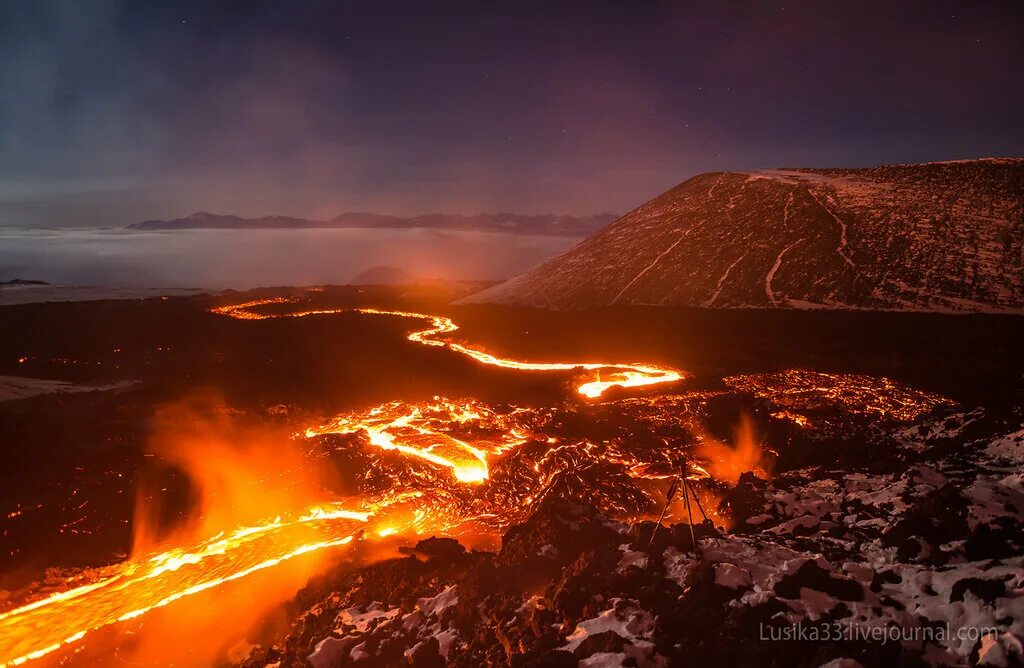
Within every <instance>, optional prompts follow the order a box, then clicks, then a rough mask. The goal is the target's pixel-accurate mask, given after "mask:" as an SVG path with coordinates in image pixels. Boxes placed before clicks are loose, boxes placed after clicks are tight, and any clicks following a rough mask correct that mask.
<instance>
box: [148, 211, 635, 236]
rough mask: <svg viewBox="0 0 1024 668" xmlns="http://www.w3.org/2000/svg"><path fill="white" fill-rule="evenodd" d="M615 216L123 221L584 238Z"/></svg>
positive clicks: (203, 216) (179, 226)
mask: <svg viewBox="0 0 1024 668" xmlns="http://www.w3.org/2000/svg"><path fill="white" fill-rule="evenodd" d="M613 220H615V216H614V215H613V214H610V213H598V214H593V215H589V216H559V215H555V214H533V215H524V214H517V213H485V214H479V215H472V216H465V215H460V214H449V213H429V214H425V215H421V216H413V217H410V218H402V217H399V216H385V215H380V214H375V213H343V214H341V215H338V216H335V217H334V218H331V219H330V220H309V219H306V218H291V217H289V216H264V217H263V218H241V217H239V216H231V215H222V214H216V213H194V214H192V215H191V216H188V217H187V218H176V219H174V220H147V221H145V222H142V223H135V224H133V225H129V226H128V228H129V229H133V230H184V229H245V230H255V229H324V228H362V229H408V228H427V229H437V230H465V231H476V232H508V233H513V234H544V235H559V236H587V235H589V234H592V233H594V232H596V231H597V230H599V229H601V228H602V227H604V226H606V225H607V224H608V223H610V222H612V221H613Z"/></svg>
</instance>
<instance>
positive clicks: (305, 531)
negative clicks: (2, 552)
mask: <svg viewBox="0 0 1024 668" xmlns="http://www.w3.org/2000/svg"><path fill="white" fill-rule="evenodd" d="M369 518H370V516H369V514H368V513H363V512H353V511H349V510H344V509H341V508H337V507H328V508H322V507H318V508H313V509H310V510H309V512H307V513H306V514H304V515H302V516H300V517H296V518H292V519H282V518H276V519H274V520H272V521H268V522H266V523H264V524H258V525H254V526H249V527H242V528H239V529H236V530H234V531H232V532H230V533H229V534H226V535H218V536H214V537H213V538H211V539H209V540H207V541H205V542H202V543H199V544H198V545H195V546H192V547H189V548H173V549H170V550H167V551H164V552H160V553H157V554H153V555H150V556H149V557H147V558H143V559H129V560H128V561H125V562H123V563H121V564H118V565H117V566H116V567H115V570H114V572H113V573H112V574H111V575H109V576H108V577H105V578H103V579H101V580H98V581H96V582H92V583H89V584H86V585H82V586H79V587H76V588H74V589H69V590H67V591H63V592H60V593H57V594H53V595H51V596H49V597H47V598H44V599H40V600H38V601H34V602H32V603H29V604H27V605H24V606H22V607H20V608H15V609H13V610H9V611H7V612H4V613H0V667H5V666H17V665H21V664H23V663H25V662H27V661H30V660H32V659H38V658H40V657H42V656H45V655H46V654H49V653H50V652H53V651H55V650H57V649H59V648H60V647H61V646H63V645H67V644H70V643H73V642H76V641H78V640H80V639H82V638H83V637H84V636H85V635H86V634H87V633H89V632H91V631H95V630H97V629H100V628H102V627H104V626H108V625H110V624H114V623H117V622H121V621H126V620H129V619H134V618H136V617H140V616H142V615H144V614H145V613H147V612H149V611H150V610H153V609H156V608H161V607H163V606H165V605H167V604H169V603H172V602H174V601H176V600H178V599H181V598H184V597H186V596H191V595H193V594H198V593H199V592H202V591H205V590H207V589H212V588H214V587H218V586H220V585H223V584H225V583H228V582H231V581H234V580H238V579H240V578H244V577H246V576H248V575H251V574H252V573H255V572H257V571H261V570H264V569H266V568H270V567H271V566H276V565H278V564H280V563H282V562H285V561H288V560H289V559H293V558H295V557H298V556H300V555H303V554H308V553H311V552H315V551H318V550H322V549H325V548H328V547H336V546H339V545H345V544H346V543H349V542H351V541H352V539H353V537H354V536H355V534H356V533H357V532H358V531H359V530H360V529H361V528H363V527H364V526H365V525H366V523H367V522H368V521H369Z"/></svg>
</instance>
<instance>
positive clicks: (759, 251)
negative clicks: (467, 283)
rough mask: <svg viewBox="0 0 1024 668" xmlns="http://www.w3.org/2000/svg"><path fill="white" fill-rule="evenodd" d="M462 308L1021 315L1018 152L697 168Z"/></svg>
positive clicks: (1022, 218)
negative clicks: (917, 161)
mask: <svg viewBox="0 0 1024 668" xmlns="http://www.w3.org/2000/svg"><path fill="white" fill-rule="evenodd" d="M462 303H500V304H513V305H521V306H534V307H540V308H553V309H579V308H593V307H602V306H610V305H615V304H662V305H677V306H683V305H685V306H708V307H764V306H782V307H786V306H788V307H795V308H865V309H896V310H934V311H999V312H1021V313H1024V158H998V159H981V160H967V161H953V162H944V163H927V164H921V165H892V166H882V167H872V168H867V169H769V170H761V171H755V172H725V173H711V174H702V175H700V176H696V177H694V178H692V179H689V180H688V181H685V182H683V183H682V184H680V185H678V186H676V187H675V188H673V189H672V190H669V191H668V192H666V193H664V194H662V195H660V196H658V197H656V198H654V199H653V200H651V201H649V202H647V203H646V204H643V205H642V206H640V207H639V208H637V209H635V210H633V211H631V212H630V213H628V214H626V215H625V216H623V217H622V218H620V219H619V220H617V221H616V222H614V223H612V224H611V225H609V226H608V227H606V228H604V229H603V230H601V231H600V232H598V233H597V234H595V235H593V236H591V237H589V238H587V239H586V240H584V241H582V242H581V243H579V244H577V245H575V246H573V247H572V248H570V249H568V250H566V251H564V252H563V253H561V254H559V255H557V256H555V257H553V258H551V259H550V260H548V261H546V262H544V263H543V264H541V265H539V266H537V267H535V268H534V269H531V270H530V271H527V272H526V273H524V274H521V275H519V276H516V277H515V278H512V279H511V280H509V281H506V282H505V283H502V284H500V285H497V286H494V287H492V288H489V289H487V290H484V291H482V292H479V293H477V294H475V295H471V296H470V297H468V298H466V299H464V300H463V301H462Z"/></svg>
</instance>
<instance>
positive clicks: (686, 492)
mask: <svg viewBox="0 0 1024 668" xmlns="http://www.w3.org/2000/svg"><path fill="white" fill-rule="evenodd" d="M688 469H689V466H688V464H687V461H686V457H683V458H682V460H681V461H680V463H679V473H678V474H677V475H676V477H675V478H673V479H672V484H671V485H669V488H668V493H667V494H666V495H665V507H664V508H662V510H661V516H660V517H658V523H657V524H655V525H654V530H653V531H651V540H650V542H649V543H648V544H647V549H648V550H650V549H651V546H653V545H654V538H655V536H657V535H658V529H660V528H661V523H662V521H663V520H664V519H665V515H667V514H668V507H669V506H670V505H672V499H673V498H674V497H675V495H676V492H677V491H678V490H679V488H680V487H682V489H683V507H684V508H686V516H687V519H688V520H689V527H690V541H691V542H692V543H693V551H694V552H699V548H698V547H697V534H696V533H695V532H694V530H693V506H691V505H690V499H691V498H692V499H693V504H694V505H696V506H697V510H698V511H700V514H701V517H703V518H704V521H707V519H708V516H707V513H705V512H704V507H703V506H702V505H701V504H700V497H698V496H697V492H696V491H695V490H694V489H693V485H692V484H691V482H690V480H689V477H688Z"/></svg>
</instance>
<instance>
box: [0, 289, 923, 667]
mask: <svg viewBox="0 0 1024 668" xmlns="http://www.w3.org/2000/svg"><path fill="white" fill-rule="evenodd" d="M296 301H297V300H295V299H293V298H272V299H260V300H253V301H248V302H245V303H243V304H237V305H230V306H222V307H218V308H215V309H212V312H214V313H216V314H219V315H225V316H228V317H231V318H235V319H240V320H265V319H269V318H281V317H306V316H313V315H328V314H334V313H340V312H343V311H347V310H348V309H318V310H298V311H292V312H280V313H264V312H262V311H261V310H259V309H260V307H264V306H276V305H287V304H294V303H295V302H296ZM356 311H357V312H358V313H362V314H365V315H373V316H388V317H402V318H409V319H413V320H419V321H423V322H425V323H426V324H427V326H426V327H425V328H423V329H418V330H416V331H413V332H412V333H410V334H409V335H408V337H407V338H408V340H409V341H412V342H414V343H416V344H420V345H425V346H431V347H435V348H439V349H446V350H449V351H451V352H455V353H458V354H461V355H465V356H468V357H470V358H472V359H473V360H476V361H477V362H479V363H481V364H485V365H489V366H495V367H501V368H505V369H514V370H519V371H524V372H564V373H567V374H575V375H576V380H575V385H574V390H575V392H576V393H577V394H579V395H582V396H583V397H586V398H588V399H596V398H599V397H602V396H603V395H604V394H605V393H606V392H607V391H608V390H609V389H610V388H613V387H619V388H625V389H631V388H644V387H649V386H656V385H664V384H668V383H673V382H675V381H679V380H682V379H684V378H685V375H684V374H683V373H682V372H680V371H677V370H673V369H668V368H661V367H657V366H653V365H649V364H638V363H625V364H624V363H605V362H576V361H562V362H526V361H520V360H513V359H505V358H501V357H497V356H495V355H493V354H491V353H488V352H485V351H483V350H480V349H478V348H474V347H471V346H469V345H466V344H461V343H456V342H452V341H450V340H447V339H445V338H443V337H444V336H445V335H449V334H451V333H453V332H455V331H456V330H457V329H458V325H456V324H455V322H454V321H452V320H451V319H450V318H448V317H445V316H433V315H425V314H422V313H413V312H404V311H385V310H378V309H369V308H366V309H356ZM787 374H789V375H785V374H783V375H781V376H780V378H772V379H768V378H765V377H761V376H737V377H733V378H729V379H726V384H727V385H730V386H732V387H734V388H736V389H738V390H740V391H743V392H747V393H752V394H755V395H757V396H763V395H770V396H769V398H770V400H771V401H772V402H773V403H776V404H777V405H779V406H781V407H783V408H784V409H786V410H787V411H789V410H794V411H798V410H800V409H802V408H804V407H805V406H804V404H805V403H808V402H811V403H813V402H821V401H826V402H827V401H838V402H846V403H857V402H861V403H863V405H864V408H863V410H867V411H882V412H885V413H889V414H893V413H895V414H898V415H900V416H904V415H907V414H910V413H913V412H915V411H916V410H918V409H920V408H922V407H925V406H931V405H935V403H936V402H939V401H941V398H938V397H933V396H931V395H923V394H915V393H914V392H913V391H910V390H907V389H905V388H900V387H896V386H895V385H893V384H891V383H889V384H886V383H884V382H883V383H881V384H880V385H879V384H878V383H876V384H874V385H872V384H871V383H870V382H869V380H870V379H866V378H865V377H840V376H827V375H825V374H817V375H815V374H812V373H811V372H787ZM772 383H778V384H779V388H778V390H777V391H773V390H772V388H771V385H772ZM721 394H722V393H721V392H690V393H685V394H678V395H662V396H657V397H638V398H632V399H628V400H620V401H617V402H613V403H604V404H602V403H597V402H587V403H582V404H581V403H579V402H569V403H568V404H567V405H566V406H565V407H562V408H558V409H556V408H552V409H524V408H517V407H514V406H512V407H503V408H500V409H499V408H498V407H494V406H488V405H485V404H482V403H480V402H476V401H472V400H456V399H446V398H442V397H435V398H434V400H433V401H430V402H418V403H409V402H402V401H393V402H388V403H385V404H382V405H380V406H377V407H376V408H372V409H370V410H366V411H360V412H350V413H345V414H342V415H338V416H335V417H333V418H330V419H327V420H325V421H323V422H322V423H320V424H317V425H313V426H309V427H306V428H305V429H303V430H302V431H301V433H300V437H304V439H302V438H300V439H299V440H298V441H287V444H288V445H295V444H296V443H299V444H308V446H309V448H310V449H309V450H302V449H301V448H293V449H292V450H288V449H287V448H283V447H282V446H283V444H282V443H281V442H280V441H274V442H273V443H272V445H273V449H272V450H271V451H270V454H269V455H268V456H266V457H263V458H259V457H256V456H254V455H252V454H251V453H247V454H246V456H245V457H244V458H237V457H236V458H233V459H232V458H231V456H230V455H227V454H222V455H217V453H223V452H227V449H225V448H219V449H218V448H215V447H212V446H211V441H210V438H208V437H202V438H200V437H198V436H196V437H195V438H191V441H190V442H191V443H192V445H187V446H183V445H182V443H181V442H180V441H181V439H182V438H183V436H182V434H181V431H180V430H177V429H175V430H171V431H172V433H174V434H175V435H176V436H175V439H174V441H173V442H172V443H169V444H168V448H167V450H168V451H169V452H171V453H177V454H175V455H174V456H177V457H179V458H180V461H177V463H178V464H179V465H181V466H183V467H184V468H185V469H186V470H187V471H188V472H189V475H190V478H192V479H193V480H197V481H198V482H199V483H200V484H199V486H200V488H201V489H203V490H204V491H205V492H206V496H207V497H208V498H209V499H210V500H211V505H210V506H209V507H204V508H203V509H202V512H203V517H204V518H206V519H207V520H209V519H210V518H213V517H215V518H216V520H217V521H216V522H213V523H211V522H209V521H206V522H204V523H200V524H199V525H198V527H193V529H194V530H193V531H192V532H191V533H186V534H183V535H176V536H174V537H173V540H172V541H171V542H170V545H171V546H170V547H168V541H167V540H164V541H163V542H161V541H159V540H157V539H155V538H154V539H152V540H149V539H148V537H147V540H137V542H136V545H137V547H136V551H135V553H134V554H133V555H132V556H131V557H130V558H129V559H128V560H126V561H124V562H122V563H119V564H115V565H113V566H110V567H107V568H106V569H104V570H103V571H102V572H101V573H100V574H94V575H91V576H85V577H86V579H84V580H82V579H79V580H77V581H71V580H69V581H68V582H67V583H66V584H67V587H68V588H67V589H66V590H64V591H61V592H58V593H54V594H51V595H49V596H47V597H45V598H41V599H39V600H35V601H31V602H29V603H27V604H25V605H22V606H21V607H18V608H14V609H11V610H8V611H6V612H3V613H0V668H2V667H3V666H14V665H19V664H22V663H25V662H27V661H29V660H32V659H36V658H39V657H42V656H44V655H46V654H49V653H51V652H54V651H55V650H57V649H59V648H60V647H62V646H64V645H69V644H72V643H76V642H77V641H79V640H81V639H82V638H84V637H85V636H86V635H87V634H89V633H90V632H93V631H95V630H97V629H100V628H103V627H106V626H109V625H112V624H116V623H118V622H124V621H126V620H131V619H135V618H138V617H140V616H142V615H145V614H146V613H147V612H148V611H150V610H154V609H156V608H161V607H163V606H166V605H168V604H170V603H172V602H174V601H178V600H180V599H185V598H188V597H190V596H193V595H196V594H199V593H200V592H204V591H207V590H210V589H214V588H216V587H220V586H223V585H226V584H227V583H231V582H237V581H240V580H242V579H244V578H246V577H247V576H250V575H252V574H254V573H256V572H259V571H264V570H266V569H269V568H271V567H274V566H278V565H280V564H283V563H285V562H291V563H295V562H300V561H301V559H299V557H300V556H301V555H314V554H316V553H318V552H322V551H326V550H327V549H328V548H335V547H338V546H342V545H345V544H347V543H350V542H352V541H353V540H354V539H355V538H357V537H360V538H361V539H363V540H379V539H384V538H385V537H387V536H391V535H393V534H400V533H405V532H416V533H426V532H433V533H441V534H449V535H453V536H455V537H457V538H460V539H465V538H470V539H472V538H473V537H474V535H475V533H474V532H477V533H485V534H488V535H491V536H493V535H495V534H496V533H497V531H498V530H500V529H502V528H504V527H507V526H509V525H510V524H512V523H515V522H517V521H521V520H522V519H524V518H525V516H526V515H528V514H529V513H530V512H531V509H532V508H533V507H534V506H535V505H536V504H537V503H539V502H540V500H542V499H543V498H545V495H547V494H548V493H549V492H550V491H551V490H552V489H553V488H555V487H561V489H562V490H563V491H568V493H570V494H573V495H575V496H577V497H580V498H586V499H587V500H588V501H589V502H591V503H593V504H594V505H596V506H598V507H600V508H602V509H604V510H606V511H608V512H610V513H612V514H614V515H617V516H620V517H622V518H624V519H637V518H649V517H657V516H658V513H659V511H660V510H661V507H660V506H661V504H662V500H663V499H664V494H665V489H666V488H667V486H668V483H669V481H670V480H672V479H674V478H675V476H677V475H678V474H679V471H680V470H681V467H680V463H681V456H682V455H681V453H682V452H684V451H685V449H686V448H687V447H690V446H693V449H692V451H691V452H692V454H693V455H694V456H695V458H696V459H697V460H699V462H700V464H698V462H697V461H693V462H690V471H691V472H696V474H699V475H706V474H708V475H710V476H711V477H713V478H715V479H716V480H721V481H732V482H734V481H735V480H736V478H737V477H738V476H739V475H740V474H741V473H743V472H744V471H749V470H754V471H755V472H758V473H759V474H760V475H767V470H766V469H767V464H765V463H764V462H763V461H762V459H763V457H762V448H761V444H760V442H759V441H758V439H757V436H756V434H755V432H754V429H753V425H752V423H750V422H749V420H748V419H746V418H744V421H743V423H742V424H741V426H740V429H739V430H738V431H737V433H736V435H735V439H734V440H735V443H734V444H733V445H730V444H727V443H724V442H722V441H720V440H718V439H716V438H715V437H713V436H712V435H710V434H709V433H707V431H706V430H705V429H704V428H703V427H702V426H701V422H700V415H701V411H702V410H703V409H704V407H705V406H706V404H707V402H709V401H711V400H713V399H714V398H715V397H717V396H719V395H721ZM556 411H561V413H558V414H557V415H556ZM579 411H588V412H587V413H586V420H584V422H586V423H588V424H589V423H590V422H592V421H598V422H600V421H601V420H604V422H603V423H602V426H601V428H600V429H597V430H596V431H595V432H594V433H593V434H588V433H586V431H576V432H573V431H572V430H569V433H570V434H571V435H570V436H566V437H563V436H562V432H559V431H557V430H555V429H554V428H553V427H552V425H553V424H554V423H556V422H557V423H559V424H561V423H563V422H564V421H565V420H570V421H571V420H574V419H576V418H577V417H579V416H580V415H581V413H580V412H579ZM602 411H604V412H603V413H602ZM793 415H797V413H793ZM623 416H628V418H629V419H632V420H636V421H637V422H638V423H641V424H643V425H644V428H645V429H649V431H650V434H652V435H654V437H653V438H648V439H647V440H646V441H643V440H641V439H638V438H637V437H635V435H634V434H632V433H627V432H624V431H616V429H617V427H615V426H613V425H618V424H619V420H621V418H622V417H623ZM794 419H795V418H794ZM213 429H214V430H222V429H227V427H224V426H222V425H214V428H213ZM556 434H557V436H556ZM610 434H611V435H610ZM214 440H216V439H214ZM234 440H236V441H248V440H251V434H241V435H239V438H236V439H234ZM282 450H287V451H288V452H292V454H294V453H295V452H299V451H301V452H302V453H303V455H302V456H303V457H304V458H308V459H302V460H301V462H293V463H292V464H289V465H288V466H283V465H281V457H282V456H285V455H284V454H282ZM326 457H339V458H341V461H342V462H343V465H342V466H340V467H339V468H345V469H346V470H351V471H353V472H354V473H355V477H356V480H357V481H358V482H357V483H356V484H355V486H356V487H357V489H355V490H351V491H352V492H353V496H352V497H351V498H347V499H342V498H326V497H325V498H326V500H321V499H313V500H312V501H313V502H312V503H306V501H308V499H304V498H300V499H296V498H293V497H282V498H285V499H286V501H287V503H285V504H284V506H285V508H282V507H281V505H280V498H279V497H277V496H274V495H273V494H269V493H267V490H266V487H267V484H268V483H267V481H268V479H270V478H273V476H274V475H276V476H278V477H279V478H288V479H292V478H293V477H294V478H296V479H295V480H292V482H293V484H292V485H291V486H290V487H289V488H288V489H289V490H292V489H294V488H302V489H304V490H306V489H307V488H309V487H311V486H310V485H307V484H305V483H306V481H305V480H302V479H301V471H302V469H303V467H307V468H308V467H314V468H315V467H321V468H322V459H323V458H326ZM172 459H173V457H172ZM314 459H317V460H321V461H312V460H314ZM197 462H199V464H197ZM202 462H205V464H202ZM211 462H212V463H211ZM193 466H195V467H196V470H192V468H193ZM247 467H248V468H249V469H256V472H250V473H249V474H248V476H247V474H246V468H247ZM267 470H272V471H273V473H271V474H268V473H267ZM225 476H227V477H228V478H229V479H227V480H225V479H223V478H224V477H225ZM239 488H242V489H239ZM237 492H240V493H241V494H242V496H241V497H236V493H237ZM699 493H700V494H701V495H702V497H703V502H702V503H703V505H704V506H705V507H707V508H708V509H709V510H711V511H712V514H713V511H714V501H715V497H714V495H713V494H712V493H711V492H708V491H704V490H701V491H700V492H699ZM324 494H326V493H324ZM245 495H248V496H249V497H252V496H253V495H258V496H260V497H261V498H262V500H263V501H264V503H263V505H257V506H256V509H257V510H258V514H255V515H253V514H251V513H250V515H246V516H244V517H233V516H232V515H231V514H230V513H228V514H227V515H223V514H218V512H217V511H218V507H217V504H221V505H222V506H223V505H224V504H227V505H239V504H243V503H244V502H245V499H244V498H242V497H244V496H245ZM250 510H251V509H250ZM677 510H678V509H675V510H672V512H670V513H669V516H672V513H675V512H677ZM679 512H681V511H679ZM676 516H678V515H676ZM136 530H137V531H138V532H139V535H140V536H141V535H145V534H146V531H145V527H136ZM497 535H500V534H497ZM306 558H311V557H306ZM235 586H238V585H235Z"/></svg>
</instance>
